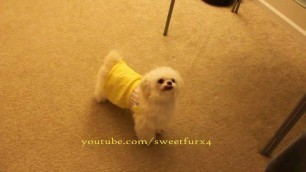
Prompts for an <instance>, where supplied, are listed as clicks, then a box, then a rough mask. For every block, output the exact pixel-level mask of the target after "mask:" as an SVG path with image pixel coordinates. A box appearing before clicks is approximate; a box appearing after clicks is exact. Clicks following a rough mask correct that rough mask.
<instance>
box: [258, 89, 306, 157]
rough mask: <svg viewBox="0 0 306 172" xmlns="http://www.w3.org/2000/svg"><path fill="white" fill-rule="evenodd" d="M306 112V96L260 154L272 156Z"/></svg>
mask: <svg viewBox="0 0 306 172" xmlns="http://www.w3.org/2000/svg"><path fill="white" fill-rule="evenodd" d="M305 111H306V94H305V95H304V97H303V98H302V99H301V100H300V102H299V103H298V105H297V106H296V107H295V108H294V110H293V111H292V112H291V114H290V115H289V117H288V118H287V119H286V120H285V121H284V123H283V124H282V125H281V126H280V128H279V129H278V130H277V132H276V133H275V135H274V137H273V138H272V139H271V140H270V141H269V142H268V144H267V145H266V146H265V147H264V148H263V149H262V150H261V152H260V154H262V155H264V156H270V155H271V153H272V152H273V151H274V149H275V148H276V147H277V146H278V144H279V143H280V142H281V141H282V139H283V138H284V137H285V136H286V134H287V133H288V132H289V131H290V129H291V128H292V127H293V126H294V125H295V124H296V122H297V121H298V120H299V119H300V118H301V117H302V116H303V114H304V113H305Z"/></svg>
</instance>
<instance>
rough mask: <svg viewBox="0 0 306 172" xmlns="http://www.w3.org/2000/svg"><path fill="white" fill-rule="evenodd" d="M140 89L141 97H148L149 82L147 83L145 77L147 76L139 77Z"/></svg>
mask: <svg viewBox="0 0 306 172" xmlns="http://www.w3.org/2000/svg"><path fill="white" fill-rule="evenodd" d="M140 90H141V92H142V94H143V97H144V98H145V99H147V98H148V97H150V93H151V92H150V90H151V89H150V83H149V80H148V78H147V76H146V75H145V76H143V78H142V79H141V81H140Z"/></svg>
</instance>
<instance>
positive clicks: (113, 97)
mask: <svg viewBox="0 0 306 172" xmlns="http://www.w3.org/2000/svg"><path fill="white" fill-rule="evenodd" d="M182 86H183V80H182V78H181V76H180V74H179V73H178V72H176V71H174V70H173V69H171V68H170V67H159V68H156V69H154V70H152V71H150V72H148V73H147V74H146V75H144V76H141V75H140V74H138V73H136V72H135V71H134V70H132V69H131V68H130V67H129V66H128V65H127V64H126V63H125V62H124V61H123V60H122V57H121V56H120V54H119V53H118V52H117V51H115V50H113V51H111V52H110V53H109V54H108V55H107V56H106V58H105V60H104V63H103V65H102V66H101V68H100V70H99V73H98V78H97V83H96V87H95V99H96V101H97V102H101V101H105V100H107V99H108V100H109V101H110V102H111V103H113V104H115V105H117V106H119V107H121V108H129V109H130V110H131V111H132V112H133V118H134V123H135V131H136V135H137V137H138V139H141V140H151V139H155V136H156V134H162V133H163V131H164V128H165V127H166V126H167V124H168V122H169V120H170V118H171V117H172V116H173V113H174V110H175V106H176V102H177V97H178V94H179V92H180V89H181V87H182Z"/></svg>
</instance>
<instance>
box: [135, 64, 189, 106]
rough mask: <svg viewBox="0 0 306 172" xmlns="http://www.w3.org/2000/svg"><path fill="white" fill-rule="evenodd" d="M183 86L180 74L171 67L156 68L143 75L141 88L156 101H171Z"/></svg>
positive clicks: (148, 96) (145, 94)
mask: <svg viewBox="0 0 306 172" xmlns="http://www.w3.org/2000/svg"><path fill="white" fill-rule="evenodd" d="M182 87H183V80H182V78H181V76H180V74H179V73H178V72H177V71H175V70H173V69H172V68H170V67H159V68H156V69H154V70H152V71H150V72H149V73H147V74H146V75H144V76H143V78H142V81H141V83H140V88H141V91H142V93H143V95H144V96H145V98H149V99H151V100H154V101H171V100H173V99H175V98H176V97H177V96H178V95H179V92H180V90H181V89H182Z"/></svg>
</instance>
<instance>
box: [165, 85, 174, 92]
mask: <svg viewBox="0 0 306 172" xmlns="http://www.w3.org/2000/svg"><path fill="white" fill-rule="evenodd" d="M172 89H173V86H172V85H166V86H165V87H164V89H163V91H169V90H172Z"/></svg>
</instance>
